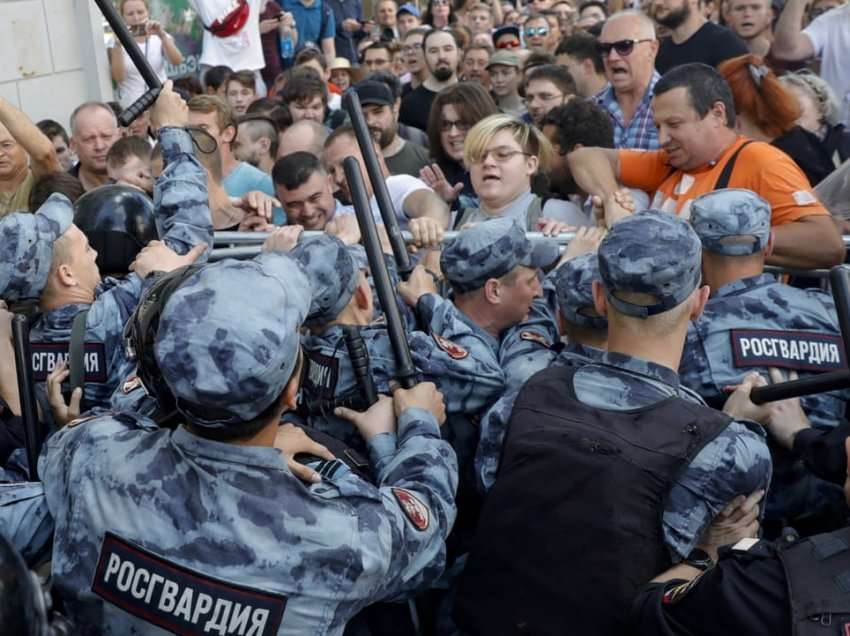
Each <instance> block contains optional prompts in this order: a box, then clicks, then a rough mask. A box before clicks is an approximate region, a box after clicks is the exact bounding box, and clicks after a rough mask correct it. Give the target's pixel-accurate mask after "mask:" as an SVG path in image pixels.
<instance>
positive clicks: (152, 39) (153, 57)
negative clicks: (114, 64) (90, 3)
mask: <svg viewBox="0 0 850 636" xmlns="http://www.w3.org/2000/svg"><path fill="white" fill-rule="evenodd" d="M136 44H138V45H139V49H141V51H142V53H143V54H144V56H145V57H146V58H147V59H148V62H150V65H151V68H153V70H154V72H155V73H156V76H157V77H158V78H159V79H160V81H162V82H164V81H165V54H164V53H163V51H162V39H161V38H160V37H159V36H158V35H151V36H149V37H148V38H147V39H146V40H145V41H144V42H138V41H137V42H136ZM114 46H115V39H114V37H113V39H112V42H111V43H110V45H109V48H112V47H114ZM121 54H122V55H123V57H124V68H125V69H126V71H127V73H126V75H125V77H124V79H123V80H122V81H121V82H119V83H118V101H119V102H121V106H123V107H124V108H127V107H128V106H130V104H132V103H133V102H135V101H136V100H137V99H139V97H141V96H142V95H143V94H144V93H146V92H147V90H148V85H147V84H145V80H143V79H142V76H141V74H140V73H139V71H138V69H137V68H136V65H135V64H133V61H132V60H131V59H130V55H129V54H128V53H127V50H126V49H123V48H122V49H121Z"/></svg>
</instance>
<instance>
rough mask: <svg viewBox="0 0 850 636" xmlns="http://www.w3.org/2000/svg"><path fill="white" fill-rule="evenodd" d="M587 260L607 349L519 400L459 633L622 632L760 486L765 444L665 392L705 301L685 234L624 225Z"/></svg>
mask: <svg viewBox="0 0 850 636" xmlns="http://www.w3.org/2000/svg"><path fill="white" fill-rule="evenodd" d="M598 259H599V271H600V278H601V281H602V282H601V283H600V282H595V283H594V284H593V297H594V305H595V307H596V309H597V310H598V311H599V313H600V314H603V315H606V316H607V318H608V351H607V352H606V353H604V354H602V356H601V357H600V359H599V361H596V362H592V363H588V364H585V365H582V366H578V367H567V366H556V367H551V368H549V369H547V370H545V371H542V372H540V373H538V374H537V375H535V376H534V377H533V378H532V379H531V380H530V381H528V382H527V383H526V384H525V385H524V386H523V388H522V389H521V390H520V393H519V396H518V397H517V400H516V402H515V404H514V409H513V413H512V415H511V419H510V422H509V424H508V429H507V434H506V437H505V442H504V449H503V451H502V456H501V464H500V466H499V473H498V475H497V478H496V481H495V483H494V485H493V487H492V489H491V490H490V491H489V493H488V496H487V499H486V500H485V504H484V509H483V511H482V514H481V522H480V524H479V527H478V533H477V535H476V537H475V541H474V543H473V548H472V550H471V552H470V555H469V559H468V560H467V563H466V568H465V571H464V574H463V576H462V578H461V583H460V589H459V593H458V597H457V605H456V611H455V616H456V618H457V620H458V624H459V626H460V627H461V629H462V630H464V631H466V632H469V633H471V634H495V633H499V634H520V633H534V634H541V635H545V634H563V633H582V634H584V633H587V634H591V633H592V634H614V633H620V630H621V629H622V626H623V624H624V622H625V619H626V614H627V611H628V607H629V604H630V602H631V600H632V598H633V595H634V593H635V592H636V591H637V589H638V587H639V586H640V585H641V584H642V583H643V582H644V581H646V580H648V579H649V578H651V577H652V576H653V575H654V574H656V573H657V572H659V571H661V570H662V569H664V567H666V566H669V565H670V564H671V563H672V562H673V561H674V559H675V560H678V559H687V558H692V557H693V558H696V556H697V555H694V554H693V552H692V551H693V550H694V548H695V546H696V545H697V542H698V540H699V536H700V534H701V533H702V531H703V530H704V529H705V528H706V527H707V526H708V525H709V523H710V522H711V521H712V519H713V518H714V517H715V516H716V515H717V514H718V513H719V512H720V511H721V510H723V508H724V507H725V506H726V505H727V504H728V503H729V502H730V501H731V500H733V499H734V497H735V496H737V495H739V494H741V493H750V492H753V491H754V490H757V489H763V488H766V486H767V483H768V481H769V477H770V459H769V455H768V452H767V448H766V445H765V442H764V439H763V432H762V431H761V430H760V429H758V428H757V426H756V425H755V424H752V425H748V424H746V423H743V422H739V421H737V420H735V419H733V418H732V417H730V416H729V415H726V414H723V413H720V412H717V411H714V410H712V409H710V408H708V407H707V406H705V405H704V403H703V402H702V401H701V400H700V399H699V397H698V396H696V395H695V394H693V393H691V392H690V391H687V390H686V389H683V388H682V387H681V386H680V385H679V379H678V375H677V373H676V367H677V365H678V361H679V358H680V357H681V347H682V344H683V343H684V339H685V334H686V332H687V325H688V321H689V319H690V318H692V317H696V316H698V315H699V313H700V311H701V310H702V307H703V305H704V304H705V301H706V299H707V297H708V289H707V288H705V287H700V286H699V281H700V244H699V239H698V237H697V236H696V234H694V232H693V230H692V229H691V228H690V226H689V225H688V224H687V222H685V221H684V220H682V219H679V218H678V217H675V216H672V215H670V214H667V213H664V212H659V211H646V212H642V213H640V214H635V215H633V216H630V217H628V218H626V219H624V220H622V221H620V222H619V223H617V224H616V225H615V226H614V227H613V228H612V229H611V231H610V232H609V234H608V235H607V236H606V237H605V239H603V241H602V242H601V244H600V246H599V255H598ZM751 426H752V427H753V428H751Z"/></svg>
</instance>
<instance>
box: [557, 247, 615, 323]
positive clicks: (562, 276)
mask: <svg viewBox="0 0 850 636" xmlns="http://www.w3.org/2000/svg"><path fill="white" fill-rule="evenodd" d="M595 280H601V279H600V278H599V259H598V257H597V256H596V253H595V252H593V253H590V254H582V255H580V256H577V257H575V258H572V259H570V260H568V261H567V262H566V263H564V264H563V265H561V266H560V267H559V268H558V269H557V270H555V273H554V281H553V282H554V283H555V298H556V299H557V301H558V309H559V310H560V311H561V314H563V316H564V318H565V319H566V320H567V322H571V323H572V324H574V325H578V326H579V327H587V328H589V329H607V328H608V319H607V318H606V317H605V316H598V315H597V316H588V315H585V314H583V313H582V311H583V310H586V309H588V308H590V309H593V281H595Z"/></svg>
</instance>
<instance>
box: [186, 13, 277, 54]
mask: <svg viewBox="0 0 850 636" xmlns="http://www.w3.org/2000/svg"><path fill="white" fill-rule="evenodd" d="M189 2H190V4H191V5H192V6H193V7H194V8H195V10H196V11H197V12H198V18H199V19H200V20H201V22H203V23H204V24H206V25H210V24H212V23H213V22H215V21H216V20H217V19H218V18H220V17H221V15H220V13H221V12H224V13H226V9H227V8H232V7H231V6H230V5H232V4H233V3H232V2H230V0H189ZM264 2H265V0H248V6H249V8H250V10H251V12H250V13H249V14H248V21H247V22H246V23H245V26H243V27H242V30H241V31H239V33H237V34H236V35H231V36H230V37H229V38H220V37H216V36H215V35H213V34H212V33H210V32H209V31H207V30H206V29H204V50H203V53H201V60H200V63H201V64H203V65H207V66H218V65H220V64H223V65H225V66H229V67H230V68H232V69H233V70H234V71H244V70H248V71H256V70H257V69H261V68H263V67H264V66H265V65H266V62H265V60H264V59H263V47H262V44H261V43H260V12H261V11H262V8H263V3H264Z"/></svg>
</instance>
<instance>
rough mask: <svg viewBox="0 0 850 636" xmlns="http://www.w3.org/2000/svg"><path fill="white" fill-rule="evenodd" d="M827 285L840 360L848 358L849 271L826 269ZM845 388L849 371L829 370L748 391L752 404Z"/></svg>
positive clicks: (849, 340) (849, 316) (849, 331)
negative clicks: (835, 319) (838, 334)
mask: <svg viewBox="0 0 850 636" xmlns="http://www.w3.org/2000/svg"><path fill="white" fill-rule="evenodd" d="M829 284H830V287H832V297H833V298H834V299H835V311H836V313H837V314H838V327H839V329H841V339H842V341H843V343H842V344H843V347H844V360H845V361H850V346H848V345H850V270H848V268H847V267H845V266H844V265H836V266H835V267H833V268H832V269H831V270H829ZM846 388H850V371H831V372H829V373H822V374H820V375H815V376H811V377H808V378H801V379H799V380H791V381H790V382H779V383H777V384H771V385H769V386H759V387H755V388H754V389H753V390H752V392H751V393H750V400H752V402H753V403H754V404H764V403H765V402H775V401H776V400H785V399H788V398H793V397H801V396H804V395H815V394H817V393H827V392H828V391H836V390H839V389H846Z"/></svg>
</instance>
